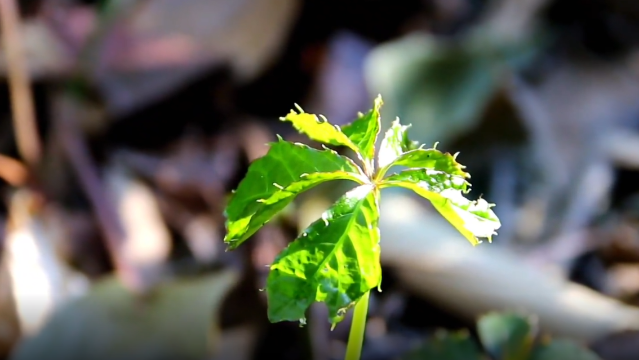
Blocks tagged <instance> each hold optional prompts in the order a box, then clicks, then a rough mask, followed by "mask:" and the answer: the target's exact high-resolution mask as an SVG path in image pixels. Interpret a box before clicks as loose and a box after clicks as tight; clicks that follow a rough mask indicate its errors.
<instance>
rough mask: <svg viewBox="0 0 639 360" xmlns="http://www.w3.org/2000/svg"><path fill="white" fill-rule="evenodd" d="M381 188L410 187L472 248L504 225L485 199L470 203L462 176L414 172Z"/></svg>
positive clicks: (392, 178) (388, 180) (396, 177)
mask: <svg viewBox="0 0 639 360" xmlns="http://www.w3.org/2000/svg"><path fill="white" fill-rule="evenodd" d="M382 186H383V187H392V186H399V187H403V188H407V189H410V190H413V191H414V192H416V193H417V194H419V195H421V196H422V197H424V198H426V199H428V200H430V202H431V203H432V204H433V206H434V207H435V209H437V211H439V213H440V214H442V216H444V218H446V220H448V222H450V223H451V224H452V225H453V226H454V227H455V228H456V229H457V230H458V231H459V232H461V233H462V235H464V237H465V238H466V239H468V241H470V243H471V244H473V245H477V244H478V243H480V242H481V240H480V239H482V238H486V239H488V240H489V241H491V240H492V236H493V235H494V234H495V231H496V230H497V229H499V227H500V226H501V224H500V222H499V219H498V218H497V216H496V215H495V213H494V212H493V211H492V210H491V207H492V206H493V205H492V204H489V203H488V202H486V201H485V200H484V199H479V200H476V201H470V200H468V199H466V198H465V197H464V195H463V192H464V191H465V190H466V186H467V182H466V180H465V179H464V178H463V177H462V176H459V175H456V174H450V173H447V172H444V171H439V170H432V169H412V170H405V171H402V172H400V173H398V174H394V175H391V176H389V177H388V178H386V179H385V180H384V182H383V183H382Z"/></svg>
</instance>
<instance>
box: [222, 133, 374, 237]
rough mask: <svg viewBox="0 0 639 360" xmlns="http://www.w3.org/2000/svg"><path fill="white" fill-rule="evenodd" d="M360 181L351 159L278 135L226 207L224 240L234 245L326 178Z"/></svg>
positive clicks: (360, 178) (252, 165) (253, 166)
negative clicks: (289, 140)
mask: <svg viewBox="0 0 639 360" xmlns="http://www.w3.org/2000/svg"><path fill="white" fill-rule="evenodd" d="M336 179H347V180H353V181H356V182H360V183H361V182H363V181H364V180H362V179H363V176H362V175H361V170H360V169H359V167H358V166H357V165H355V163H353V161H352V160H350V159H349V158H347V157H344V156H341V155H339V154H337V153H336V152H334V151H332V150H316V149H313V148H310V147H308V146H306V145H302V144H292V143H289V142H286V141H284V140H282V139H280V140H279V141H278V142H275V143H273V144H271V148H270V149H269V151H268V153H267V154H266V155H265V156H264V157H262V158H260V159H257V160H256V161H254V162H253V163H252V164H251V166H250V167H249V169H248V173H247V174H246V176H245V177H244V179H243V180H242V182H241V183H240V185H239V187H238V188H237V190H236V191H235V193H234V194H233V195H232V197H231V199H230V201H229V205H228V206H227V208H226V211H225V213H226V217H227V222H226V227H227V234H226V237H225V238H224V241H225V242H226V243H227V244H229V246H230V248H232V249H233V248H236V247H237V246H239V245H240V244H241V243H242V242H244V241H245V240H246V239H247V238H248V237H250V236H251V235H253V234H254V233H255V232H256V231H257V230H259V228H261V227H262V225H264V224H265V223H266V222H268V221H269V220H270V219H271V218H272V217H273V216H275V215H276V214H277V213H278V212H279V211H280V210H282V209H284V207H286V205H288V204H289V203H290V202H291V201H292V200H293V199H294V198H295V196H297V195H298V194H300V193H302V192H304V191H306V190H308V189H310V188H312V187H314V186H316V185H318V184H321V183H323V182H326V181H329V180H336Z"/></svg>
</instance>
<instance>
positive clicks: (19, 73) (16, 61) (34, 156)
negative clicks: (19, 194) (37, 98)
mask: <svg viewBox="0 0 639 360" xmlns="http://www.w3.org/2000/svg"><path fill="white" fill-rule="evenodd" d="M0 23H1V24H2V25H1V29H2V41H3V46H4V49H5V54H6V57H7V70H8V74H7V76H8V81H9V91H10V94H11V106H12V108H13V126H14V131H15V136H16V142H17V145H18V151H19V152H20V155H21V156H22V157H23V158H24V161H25V162H26V163H27V165H28V166H29V167H34V166H35V165H36V164H37V163H38V162H39V160H40V154H41V146H40V140H39V138H38V130H37V124H36V116H35V109H34V101H33V94H32V92H31V85H30V83H29V75H28V72H27V67H26V59H25V56H24V52H23V50H24V49H23V46H22V38H21V33H20V14H19V12H18V8H17V6H16V2H15V0H0Z"/></svg>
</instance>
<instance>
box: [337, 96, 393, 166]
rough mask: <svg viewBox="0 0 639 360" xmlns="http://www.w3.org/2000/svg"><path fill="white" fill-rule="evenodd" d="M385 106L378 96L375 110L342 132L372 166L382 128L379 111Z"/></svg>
mask: <svg viewBox="0 0 639 360" xmlns="http://www.w3.org/2000/svg"><path fill="white" fill-rule="evenodd" d="M383 104H384V102H383V101H382V97H381V96H378V97H377V98H376V99H375V102H374V105H373V108H372V109H371V110H370V111H369V112H368V113H366V114H362V115H360V116H359V117H358V118H357V120H355V121H353V122H352V123H351V124H349V125H346V126H344V127H343V128H342V132H344V134H346V136H348V138H349V139H350V140H351V141H352V142H353V144H355V145H356V146H357V148H358V149H359V153H360V155H361V156H362V159H363V160H364V161H367V162H369V163H371V165H372V160H373V157H374V156H375V142H376V141H377V135H378V134H379V128H380V114H379V110H380V108H381V107H382V105H383Z"/></svg>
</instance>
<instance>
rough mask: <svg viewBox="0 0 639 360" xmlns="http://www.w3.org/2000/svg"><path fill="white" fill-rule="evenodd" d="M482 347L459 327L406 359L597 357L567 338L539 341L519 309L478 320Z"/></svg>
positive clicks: (583, 359)
mask: <svg viewBox="0 0 639 360" xmlns="http://www.w3.org/2000/svg"><path fill="white" fill-rule="evenodd" d="M477 332H478V335H479V339H480V342H481V345H482V347H483V350H484V351H482V350H481V348H480V346H478V344H477V343H476V342H475V341H474V340H473V339H472V338H471V337H470V336H469V335H468V333H467V332H464V331H460V332H455V333H449V332H445V331H440V332H438V333H436V334H435V336H434V337H433V338H432V339H429V341H427V342H425V343H424V344H423V345H421V346H420V347H419V348H417V349H415V350H413V351H412V352H411V353H409V354H408V355H406V356H405V357H404V358H403V360H488V359H494V360H567V359H570V360H598V359H599V358H598V357H597V355H595V354H594V353H592V352H591V351H589V350H587V349H585V348H583V347H580V346H578V345H577V344H574V343H572V342H570V341H566V340H550V339H545V340H544V341H541V342H537V341H536V335H537V329H536V327H535V326H534V323H533V322H532V321H531V320H530V319H528V318H525V317H523V316H521V315H519V314H516V313H491V314H488V315H485V316H483V317H482V318H480V319H479V321H478V323H477Z"/></svg>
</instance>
